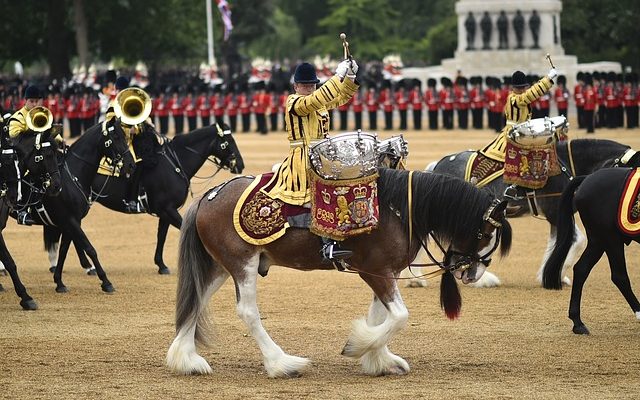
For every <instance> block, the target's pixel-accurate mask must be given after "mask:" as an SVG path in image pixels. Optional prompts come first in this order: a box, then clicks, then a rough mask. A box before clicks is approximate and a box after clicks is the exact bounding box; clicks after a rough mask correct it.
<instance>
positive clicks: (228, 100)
mask: <svg viewBox="0 0 640 400" xmlns="http://www.w3.org/2000/svg"><path fill="white" fill-rule="evenodd" d="M224 108H225V110H226V112H227V116H228V117H229V127H230V128H231V132H236V128H237V127H238V102H237V99H236V94H235V92H234V91H233V90H229V92H228V93H227V94H226V95H225V96H224ZM216 118H217V117H216Z"/></svg>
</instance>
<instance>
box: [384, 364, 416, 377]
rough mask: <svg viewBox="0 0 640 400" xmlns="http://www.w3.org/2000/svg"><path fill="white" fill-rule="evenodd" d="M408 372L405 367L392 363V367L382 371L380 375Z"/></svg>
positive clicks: (404, 373)
mask: <svg viewBox="0 0 640 400" xmlns="http://www.w3.org/2000/svg"><path fill="white" fill-rule="evenodd" d="M408 373H409V371H408V370H407V369H405V368H404V367H403V366H401V365H394V366H393V367H391V368H389V369H388V370H386V371H384V372H383V373H382V374H381V375H406V374H408Z"/></svg>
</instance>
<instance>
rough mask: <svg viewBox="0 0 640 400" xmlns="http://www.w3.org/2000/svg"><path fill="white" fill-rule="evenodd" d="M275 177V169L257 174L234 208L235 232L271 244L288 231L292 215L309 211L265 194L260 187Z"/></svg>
mask: <svg viewBox="0 0 640 400" xmlns="http://www.w3.org/2000/svg"><path fill="white" fill-rule="evenodd" d="M272 176H273V173H272V172H270V173H267V174H262V175H258V176H256V178H255V179H254V180H253V182H252V183H251V184H250V185H249V186H248V187H247V188H246V189H245V191H244V192H243V193H242V195H241V196H240V199H238V203H237V204H236V208H235V209H234V211H233V225H234V226H235V228H236V232H238V235H240V237H241V238H242V239H244V240H245V241H246V242H248V243H251V244H255V245H264V244H267V243H271V242H273V241H274V240H276V239H278V238H279V237H281V236H282V235H284V234H285V232H286V230H287V228H288V227H289V226H290V225H289V221H288V219H289V218H290V217H295V216H298V215H302V214H308V213H309V209H308V208H304V207H300V206H293V205H290V204H286V203H284V202H283V201H282V200H278V199H272V198H270V197H268V196H267V195H265V194H264V193H262V192H261V191H260V189H261V188H262V187H263V186H264V185H266V184H267V183H268V182H269V180H270V179H271V177H272Z"/></svg>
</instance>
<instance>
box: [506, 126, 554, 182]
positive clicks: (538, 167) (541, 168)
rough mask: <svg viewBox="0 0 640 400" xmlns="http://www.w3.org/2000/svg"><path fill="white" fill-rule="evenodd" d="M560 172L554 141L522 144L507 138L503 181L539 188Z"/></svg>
mask: <svg viewBox="0 0 640 400" xmlns="http://www.w3.org/2000/svg"><path fill="white" fill-rule="evenodd" d="M559 173H560V164H559V162H558V155H557V153H556V146H555V143H554V142H552V143H549V144H546V145H523V144H519V143H516V142H514V141H513V140H511V139H510V138H507V147H506V154H505V159H504V175H503V178H504V182H505V183H506V184H516V185H518V186H523V187H526V188H529V189H540V188H542V187H544V185H546V184H547V179H549V177H550V176H555V175H558V174H559Z"/></svg>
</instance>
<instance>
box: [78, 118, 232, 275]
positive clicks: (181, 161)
mask: <svg viewBox="0 0 640 400" xmlns="http://www.w3.org/2000/svg"><path fill="white" fill-rule="evenodd" d="M154 158H155V160H154V162H153V163H152V164H151V166H150V165H148V164H147V165H144V163H145V162H146V161H149V160H146V161H145V158H144V157H143V163H142V165H139V166H138V168H139V167H142V168H143V170H142V176H141V186H142V187H144V190H145V193H146V196H147V202H148V211H149V212H150V213H153V214H155V215H157V216H158V218H159V221H158V232H157V244H156V251H155V257H154V262H155V264H156V265H157V266H158V273H160V274H168V273H169V268H168V267H167V266H166V265H165V263H164V260H163V257H162V253H163V250H164V244H165V240H166V238H167V231H168V230H169V225H173V226H174V227H176V228H178V229H180V226H181V225H182V216H181V215H180V213H179V212H178V209H179V208H180V207H182V205H183V204H184V202H185V201H186V199H187V195H188V193H189V185H190V182H191V178H192V177H193V176H194V175H195V174H196V173H197V172H198V170H199V169H200V168H201V167H202V165H203V164H204V163H205V161H207V160H211V161H212V162H213V163H214V164H215V165H217V166H218V170H219V169H221V168H225V169H228V170H229V171H231V172H232V173H234V174H239V173H241V172H242V170H243V169H244V161H243V160H242V156H241V155H240V150H239V149H238V146H237V144H236V142H235V140H234V138H233V136H232V135H231V132H230V130H229V129H228V127H223V126H220V125H218V124H217V123H216V124H213V125H211V126H208V127H204V128H201V129H196V130H194V131H192V132H190V133H188V134H185V135H179V136H177V137H175V138H174V139H173V140H172V141H169V142H167V143H165V144H164V145H163V146H158V150H157V154H155V157H154ZM128 185H129V181H128V179H127V178H126V177H117V178H115V177H109V176H105V175H100V174H97V175H96V176H95V178H94V180H93V183H92V188H93V191H94V194H95V198H96V201H97V202H99V203H100V204H102V205H103V206H105V207H107V208H110V209H111V210H114V211H119V212H126V211H125V203H124V202H123V199H124V197H125V194H126V193H127V190H128ZM78 256H79V258H80V263H81V264H82V266H83V267H84V268H89V269H90V268H91V264H89V261H88V260H87V259H86V257H84V254H82V252H78Z"/></svg>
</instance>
